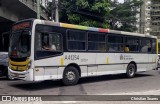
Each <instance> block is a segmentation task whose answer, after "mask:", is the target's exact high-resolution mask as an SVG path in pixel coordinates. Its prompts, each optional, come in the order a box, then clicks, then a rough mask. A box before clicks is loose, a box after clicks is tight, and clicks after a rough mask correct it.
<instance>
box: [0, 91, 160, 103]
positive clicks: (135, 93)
mask: <svg viewBox="0 0 160 104" xmlns="http://www.w3.org/2000/svg"><path fill="white" fill-rule="evenodd" d="M98 95H160V90H152V91H141V92H129V93H114V94H98ZM22 103H23V104H160V101H94V102H93V101H53V102H49V101H45V102H0V104H22Z"/></svg>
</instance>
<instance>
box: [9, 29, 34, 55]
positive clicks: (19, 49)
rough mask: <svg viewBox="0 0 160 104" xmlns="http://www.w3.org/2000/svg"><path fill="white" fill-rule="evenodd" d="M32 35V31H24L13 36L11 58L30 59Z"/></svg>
mask: <svg viewBox="0 0 160 104" xmlns="http://www.w3.org/2000/svg"><path fill="white" fill-rule="evenodd" d="M30 45H31V35H30V31H28V30H22V31H19V32H15V33H13V34H12V36H11V42H10V49H9V55H10V56H11V57H18V58H23V57H28V56H29V55H30Z"/></svg>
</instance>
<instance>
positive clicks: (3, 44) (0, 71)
mask: <svg viewBox="0 0 160 104" xmlns="http://www.w3.org/2000/svg"><path fill="white" fill-rule="evenodd" d="M9 38H10V32H4V33H2V35H0V76H6V78H9V77H8V48H9Z"/></svg>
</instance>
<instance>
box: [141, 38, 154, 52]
mask: <svg viewBox="0 0 160 104" xmlns="http://www.w3.org/2000/svg"><path fill="white" fill-rule="evenodd" d="M140 51H141V52H142V53H156V39H147V38H143V39H141V45H140Z"/></svg>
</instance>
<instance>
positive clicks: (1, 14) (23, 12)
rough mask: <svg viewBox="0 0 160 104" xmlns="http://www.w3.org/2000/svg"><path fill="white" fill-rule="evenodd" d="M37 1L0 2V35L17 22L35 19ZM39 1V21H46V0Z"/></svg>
mask: <svg viewBox="0 0 160 104" xmlns="http://www.w3.org/2000/svg"><path fill="white" fill-rule="evenodd" d="M36 1H37V0H0V35H1V34H2V33H3V32H7V31H9V30H10V28H11V26H12V24H13V23H14V22H16V21H18V20H23V19H27V18H36V17H37V13H36V11H37V5H36V4H37V2H36ZM39 1H40V11H41V13H40V16H41V19H48V11H47V9H46V5H47V3H48V0H39Z"/></svg>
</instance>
